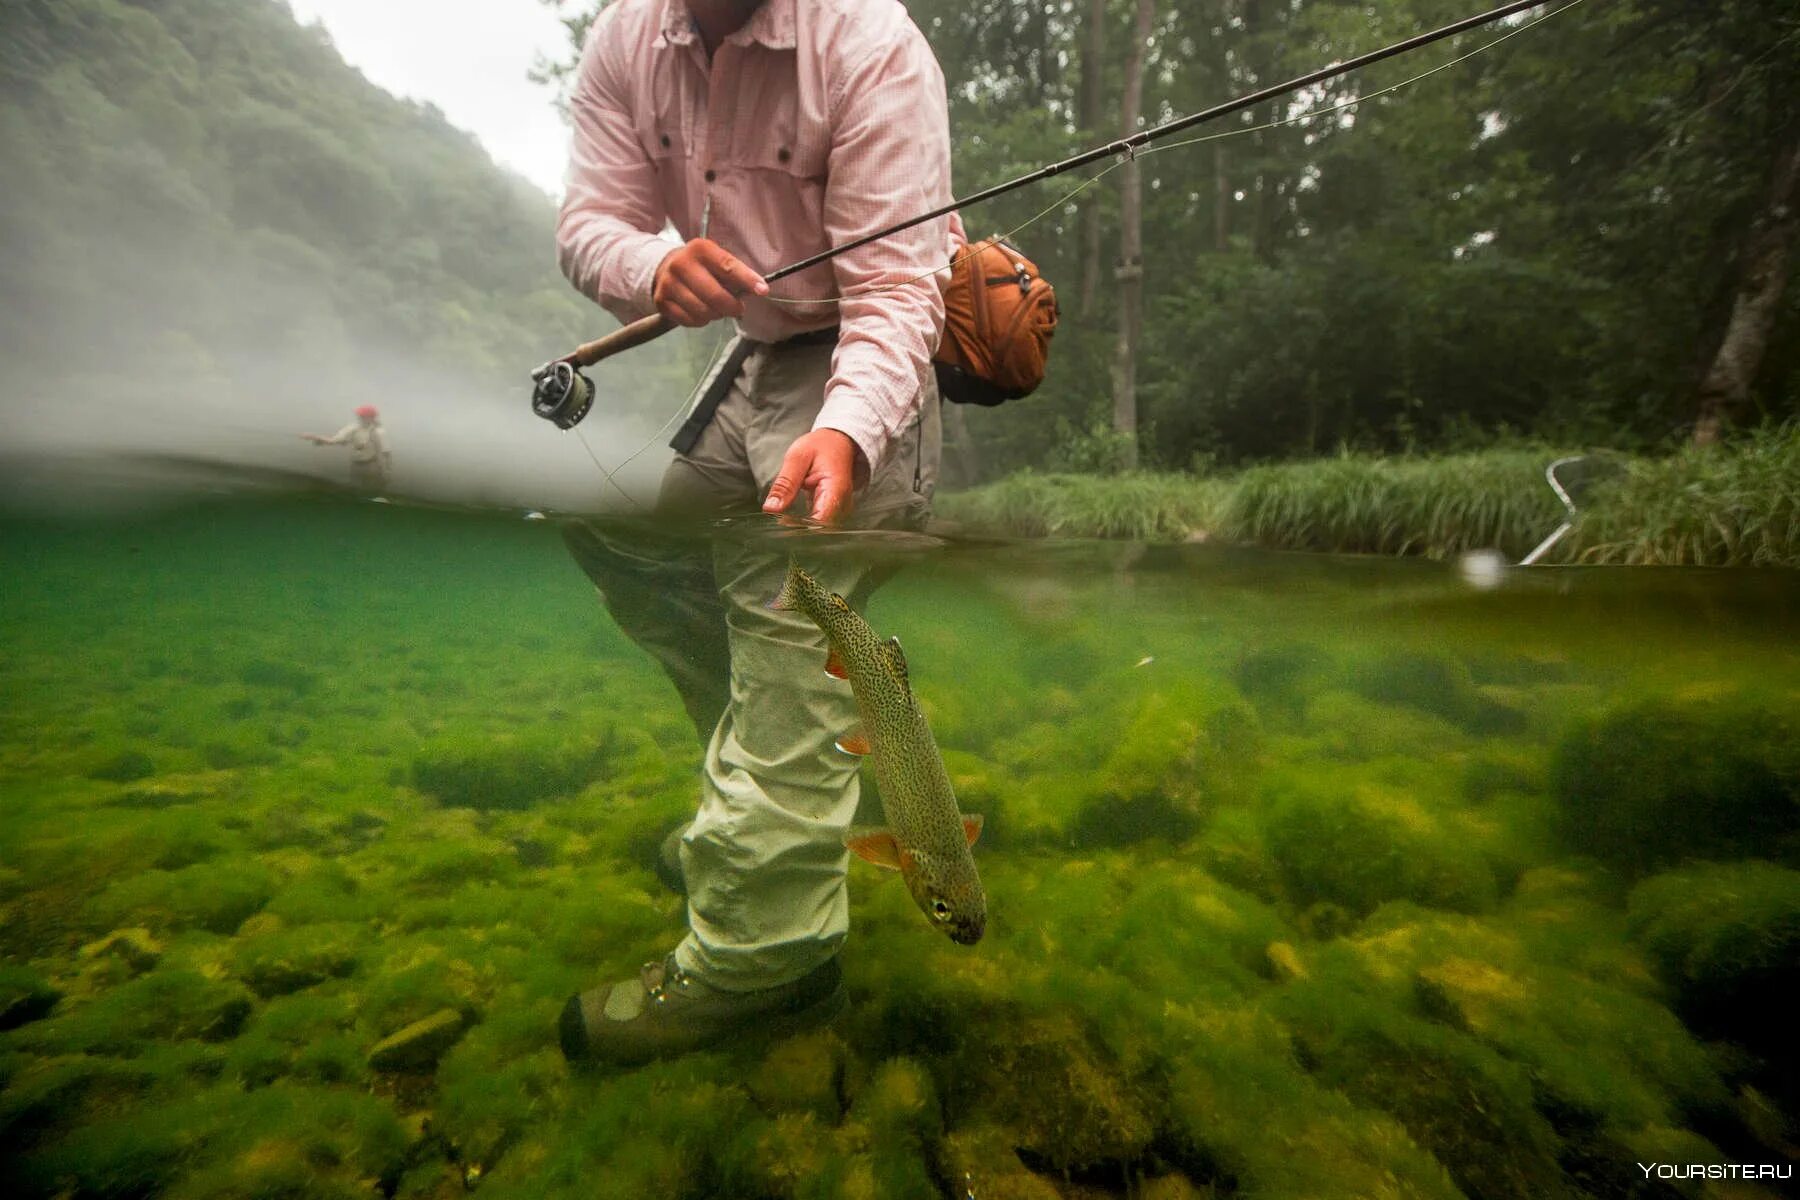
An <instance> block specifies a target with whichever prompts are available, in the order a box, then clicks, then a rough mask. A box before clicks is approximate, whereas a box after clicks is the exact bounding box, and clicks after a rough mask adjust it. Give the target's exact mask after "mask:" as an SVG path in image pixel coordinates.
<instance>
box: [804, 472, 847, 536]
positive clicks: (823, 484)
mask: <svg viewBox="0 0 1800 1200" xmlns="http://www.w3.org/2000/svg"><path fill="white" fill-rule="evenodd" d="M849 515H850V487H849V481H848V480H845V479H843V478H841V477H837V476H827V477H825V478H824V479H822V480H820V481H819V484H818V486H817V487H816V488H815V489H814V491H813V510H812V517H813V520H815V521H818V522H819V523H820V524H823V525H835V524H837V522H838V520H839V519H840V518H842V517H846V516H849Z"/></svg>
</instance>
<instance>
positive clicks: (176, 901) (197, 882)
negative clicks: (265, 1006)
mask: <svg viewBox="0 0 1800 1200" xmlns="http://www.w3.org/2000/svg"><path fill="white" fill-rule="evenodd" d="M274 891H275V879H274V876H273V875H272V874H271V873H270V872H269V870H268V869H267V868H266V867H264V866H263V865H262V864H260V863H257V862H246V861H242V860H234V861H218V860H215V861H211V862H204V863H196V864H195V865H193V866H191V867H183V868H181V869H180V870H178V871H145V872H143V873H141V874H138V875H132V876H128V877H126V878H124V879H121V880H119V881H118V882H117V883H114V884H112V885H111V886H109V887H107V888H106V889H105V890H104V891H102V892H101V893H100V894H99V895H98V896H96V897H95V898H94V901H93V903H92V905H91V909H92V911H93V912H94V913H95V914H96V915H97V916H99V917H100V918H101V919H103V920H105V921H106V922H107V923H108V924H114V925H116V924H120V923H121V921H122V920H126V919H128V920H131V921H133V922H135V923H139V924H142V925H145V926H147V927H149V928H150V929H153V930H159V931H167V930H179V929H189V928H199V929H205V930H208V931H210V932H212V933H230V932H231V931H232V930H234V929H236V928H237V927H238V925H239V924H241V923H242V922H243V920H244V919H245V918H246V917H248V916H250V915H251V914H252V913H254V912H256V911H257V910H258V909H260V908H262V906H263V905H264V904H266V903H268V900H269V897H270V896H271V895H273V894H274Z"/></svg>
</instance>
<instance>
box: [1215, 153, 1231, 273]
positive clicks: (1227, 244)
mask: <svg viewBox="0 0 1800 1200" xmlns="http://www.w3.org/2000/svg"><path fill="white" fill-rule="evenodd" d="M1213 249H1214V250H1215V251H1217V252H1218V253H1220V254H1223V253H1225V252H1226V251H1227V250H1229V249H1231V175H1230V173H1229V172H1227V171H1226V170H1225V144H1224V143H1223V142H1214V143H1213Z"/></svg>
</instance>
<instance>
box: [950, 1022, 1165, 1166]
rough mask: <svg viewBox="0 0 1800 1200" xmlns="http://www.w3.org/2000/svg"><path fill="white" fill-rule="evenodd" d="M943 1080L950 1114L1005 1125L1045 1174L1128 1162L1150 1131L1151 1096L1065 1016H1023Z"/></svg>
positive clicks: (1148, 1138)
mask: <svg viewBox="0 0 1800 1200" xmlns="http://www.w3.org/2000/svg"><path fill="white" fill-rule="evenodd" d="M951 1074H952V1080H953V1082H952V1084H951V1085H950V1086H951V1087H953V1088H954V1095H953V1097H952V1099H953V1100H955V1101H960V1102H959V1103H955V1104H953V1107H954V1108H955V1109H956V1110H957V1111H963V1110H969V1111H976V1112H980V1113H982V1114H983V1115H984V1116H986V1117H987V1118H988V1119H990V1120H993V1121H995V1122H997V1123H999V1124H1001V1125H1003V1126H1005V1127H1007V1128H1008V1129H1009V1130H1010V1131H1011V1136H1012V1138H1013V1148H1014V1149H1015V1150H1016V1151H1018V1152H1020V1153H1021V1154H1023V1155H1025V1156H1026V1157H1027V1158H1029V1159H1030V1160H1032V1161H1033V1162H1034V1163H1037V1164H1041V1165H1042V1166H1044V1167H1045V1168H1046V1169H1049V1170H1052V1171H1057V1172H1061V1171H1065V1170H1075V1169H1077V1168H1081V1167H1084V1166H1091V1165H1094V1164H1100V1163H1127V1162H1133V1161H1136V1160H1137V1159H1139V1158H1140V1157H1141V1156H1142V1155H1143V1154H1144V1153H1145V1151H1146V1150H1147V1149H1148V1148H1149V1145H1150V1142H1151V1139H1152V1138H1153V1137H1154V1136H1155V1133H1156V1115H1155V1114H1156V1110H1157V1108H1158V1102H1157V1100H1156V1098H1155V1097H1154V1096H1153V1095H1152V1094H1150V1093H1149V1092H1148V1091H1147V1090H1145V1089H1144V1088H1142V1087H1140V1086H1139V1085H1138V1084H1137V1083H1136V1082H1135V1081H1133V1080H1132V1079H1131V1078H1130V1077H1129V1076H1128V1074H1127V1073H1126V1071H1125V1070H1124V1069H1123V1068H1122V1067H1121V1066H1120V1064H1118V1063H1116V1062H1114V1061H1112V1060H1111V1058H1110V1056H1108V1055H1106V1054H1105V1052H1104V1051H1102V1050H1101V1049H1100V1048H1099V1047H1098V1046H1096V1045H1095V1044H1094V1043H1093V1042H1092V1040H1091V1039H1090V1038H1089V1036H1088V1035H1087V1034H1086V1032H1084V1031H1083V1030H1082V1028H1081V1027H1080V1026H1079V1025H1077V1024H1076V1023H1075V1022H1074V1021H1073V1020H1070V1019H1068V1018H1066V1017H1033V1018H1025V1019H1023V1020H1021V1021H1020V1022H1019V1023H1018V1024H1017V1025H1015V1026H1014V1027H1012V1028H1010V1029H1008V1030H1007V1031H1006V1033H1005V1036H1003V1037H1000V1038H998V1039H997V1040H995V1041H994V1042H991V1043H989V1044H985V1045H980V1046H973V1047H970V1052H969V1053H967V1054H965V1055H964V1056H963V1061H962V1062H961V1063H960V1064H959V1065H958V1066H957V1068H956V1069H955V1070H953V1071H952V1073H951Z"/></svg>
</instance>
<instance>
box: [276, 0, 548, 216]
mask: <svg viewBox="0 0 1800 1200" xmlns="http://www.w3.org/2000/svg"><path fill="white" fill-rule="evenodd" d="M288 3H289V4H290V5H291V6H292V8H293V10H294V15H295V16H296V17H298V18H299V19H300V21H301V22H302V23H304V24H310V23H311V22H313V21H315V20H316V21H320V22H323V23H324V26H325V28H326V29H327V30H328V31H329V32H330V34H331V40H332V41H333V42H335V43H336V44H337V48H338V51H339V53H341V54H342V55H343V56H344V59H345V61H347V62H348V63H349V64H350V65H351V66H353V67H355V68H357V69H358V70H360V71H361V72H362V73H363V74H364V75H367V76H368V77H369V79H370V81H371V82H373V83H374V84H375V85H376V86H377V87H381V88H385V89H386V90H388V91H390V92H393V93H394V94H395V95H397V96H408V97H411V98H413V99H415V100H426V101H430V102H431V103H433V104H435V105H437V106H438V107H439V108H441V109H443V110H444V115H445V116H446V117H448V118H449V119H450V123H451V124H453V125H457V126H460V127H461V128H463V129H467V130H468V131H469V132H471V133H473V134H474V135H475V136H476V137H478V138H480V139H481V144H482V145H483V146H486V147H487V150H488V153H489V154H491V155H493V156H494V159H495V160H496V161H498V162H499V163H501V164H502V165H504V166H507V167H510V168H512V169H513V170H515V171H517V172H518V173H519V174H521V175H523V176H525V177H526V178H527V179H529V180H531V181H532V182H533V183H535V184H537V185H538V186H539V187H541V188H543V189H544V190H545V191H547V192H549V193H550V194H551V195H553V196H558V197H560V196H561V195H562V173H563V165H564V161H565V160H564V155H565V154H566V152H567V149H568V132H567V129H566V128H565V126H564V125H563V123H562V120H561V118H559V117H558V116H557V115H556V110H555V109H554V108H552V107H551V105H550V100H551V89H550V88H548V87H546V86H543V85H541V84H536V83H532V82H531V81H530V80H529V79H527V78H526V77H525V75H526V72H527V71H529V70H530V69H531V67H532V64H533V63H534V62H536V61H537V56H538V55H540V54H544V55H550V56H555V57H561V56H563V55H565V54H566V53H567V52H568V34H567V33H566V32H565V31H564V29H563V26H562V23H561V22H560V21H558V20H557V17H556V13H555V12H554V11H553V10H552V9H551V8H550V7H549V6H548V5H546V4H543V3H540V0H288Z"/></svg>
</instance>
